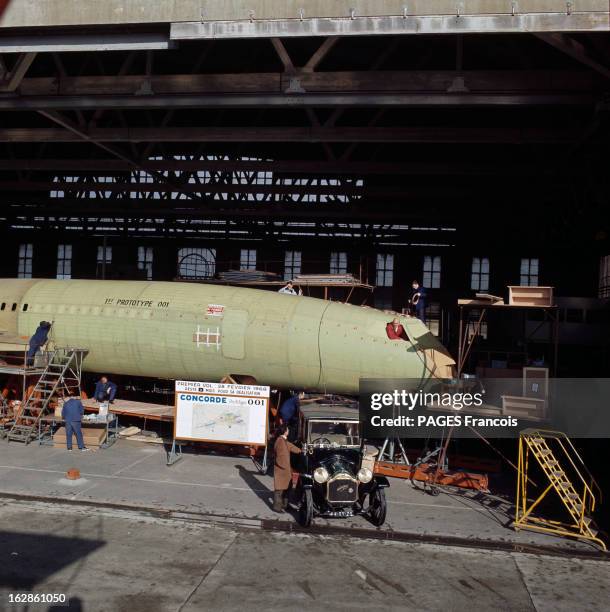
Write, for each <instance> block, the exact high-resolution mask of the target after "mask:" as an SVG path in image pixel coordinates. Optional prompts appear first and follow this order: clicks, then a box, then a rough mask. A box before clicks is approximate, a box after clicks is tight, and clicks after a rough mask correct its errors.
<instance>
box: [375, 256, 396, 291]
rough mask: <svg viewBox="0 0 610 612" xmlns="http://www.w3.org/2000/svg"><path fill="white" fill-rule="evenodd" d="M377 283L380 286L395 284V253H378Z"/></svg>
mask: <svg viewBox="0 0 610 612" xmlns="http://www.w3.org/2000/svg"><path fill="white" fill-rule="evenodd" d="M375 284H376V285H377V286H378V287H391V286H392V285H393V284H394V255H390V254H388V253H378V254H377V278H376V281H375Z"/></svg>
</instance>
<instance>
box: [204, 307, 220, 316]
mask: <svg viewBox="0 0 610 612" xmlns="http://www.w3.org/2000/svg"><path fill="white" fill-rule="evenodd" d="M224 312H225V307H224V306H223V305H222V304H208V308H207V310H206V313H205V314H206V316H208V317H222V315H223V314H224Z"/></svg>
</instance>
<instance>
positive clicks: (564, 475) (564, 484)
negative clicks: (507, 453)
mask: <svg viewBox="0 0 610 612" xmlns="http://www.w3.org/2000/svg"><path fill="white" fill-rule="evenodd" d="M530 456H532V457H534V459H535V460H536V462H537V463H538V465H539V466H540V467H541V468H542V471H543V472H544V475H545V477H546V479H547V480H548V483H549V484H548V486H546V488H545V489H544V491H543V492H542V493H541V494H540V495H538V497H537V498H536V499H534V500H533V501H532V500H529V499H528V484H529V483H531V482H532V481H531V479H530V478H529V476H528V472H529V468H530ZM552 491H555V493H556V494H557V496H558V497H559V499H560V500H561V502H562V504H563V506H564V507H565V509H566V510H567V515H568V516H569V522H561V521H554V520H549V519H544V518H540V517H538V516H533V514H532V513H533V510H534V509H535V508H536V507H538V506H539V504H540V502H542V500H543V499H544V498H545V497H546V496H547V494H549V493H550V492H552ZM596 494H597V495H598V498H599V502H600V503H601V489H600V488H599V486H598V485H597V483H596V482H595V479H594V478H593V476H591V474H590V473H589V470H588V469H587V467H586V466H585V464H584V462H583V460H582V458H581V457H580V455H579V454H578V452H577V451H576V449H575V448H574V445H573V444H572V442H571V441H570V439H569V438H568V437H567V436H566V435H565V434H564V433H561V432H559V431H547V430H543V429H525V430H523V431H522V432H521V434H520V436H519V466H518V483H517V500H516V509H515V522H514V527H515V529H534V530H536V531H542V532H546V533H553V534H556V535H562V536H572V537H575V538H578V539H583V540H589V541H591V542H595V543H596V544H598V545H599V546H600V547H601V548H602V549H603V550H606V544H605V543H604V541H603V540H602V539H601V538H600V537H599V536H598V533H599V532H598V529H597V527H596V525H595V523H594V522H593V519H592V518H591V517H592V514H593V512H594V510H595V505H596V497H595V495H596Z"/></svg>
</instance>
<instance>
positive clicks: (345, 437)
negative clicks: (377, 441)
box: [308, 421, 360, 446]
mask: <svg viewBox="0 0 610 612" xmlns="http://www.w3.org/2000/svg"><path fill="white" fill-rule="evenodd" d="M308 442H309V443H310V444H313V443H319V444H331V445H333V446H335V445H336V446H358V445H359V444H360V423H358V422H357V421H310V423H309V440H308Z"/></svg>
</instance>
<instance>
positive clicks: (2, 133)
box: [0, 112, 580, 167]
mask: <svg viewBox="0 0 610 612" xmlns="http://www.w3.org/2000/svg"><path fill="white" fill-rule="evenodd" d="M41 114H44V116H46V117H48V118H49V119H51V120H53V121H55V122H56V123H60V125H63V126H64V127H65V128H66V129H61V130H58V129H53V128H0V142H16V143H24V142H82V141H86V142H90V143H92V144H95V145H96V146H100V148H102V149H104V150H106V151H108V152H110V153H111V154H112V155H113V156H116V157H119V159H123V160H124V161H127V162H131V163H134V165H137V166H138V167H141V166H142V164H141V163H138V164H135V162H134V161H133V160H131V159H130V158H129V157H127V156H125V155H124V154H123V153H120V152H119V151H115V150H114V149H112V148H111V147H108V146H107V145H105V144H102V143H108V142H193V143H200V142H220V143H227V142H237V143H242V142H255V143H260V142H305V143H307V142H309V143H318V142H400V143H455V144H461V143H472V144H524V143H528V144H529V143H540V144H562V143H570V142H574V141H575V140H577V139H578V138H579V137H580V132H579V131H578V130H573V129H570V128H527V127H525V128H518V127H508V128H503V127H499V128H492V127H489V128H481V127H455V128H454V127H449V128H447V127H435V126H431V127H423V128H420V127H417V128H410V127H408V128H402V127H333V128H325V127H321V128H315V127H309V128H307V127H239V128H235V127H228V126H225V127H180V128H178V127H166V128H156V127H153V128H130V127H127V128H119V127H117V128H92V129H89V130H87V129H85V128H80V127H77V126H75V125H71V127H66V126H65V123H64V122H65V121H66V120H62V119H56V118H55V117H57V116H56V115H55V114H54V113H46V112H44V113H41Z"/></svg>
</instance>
